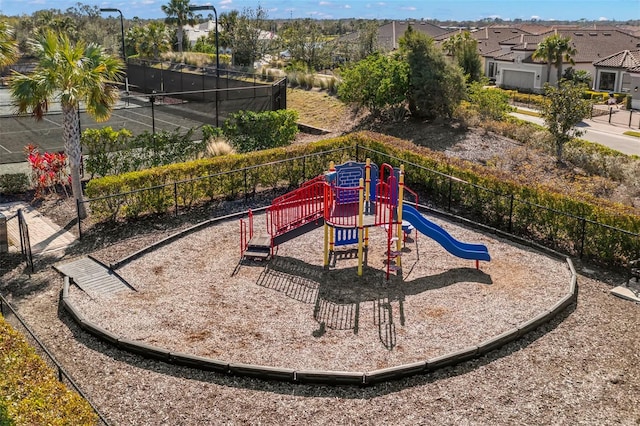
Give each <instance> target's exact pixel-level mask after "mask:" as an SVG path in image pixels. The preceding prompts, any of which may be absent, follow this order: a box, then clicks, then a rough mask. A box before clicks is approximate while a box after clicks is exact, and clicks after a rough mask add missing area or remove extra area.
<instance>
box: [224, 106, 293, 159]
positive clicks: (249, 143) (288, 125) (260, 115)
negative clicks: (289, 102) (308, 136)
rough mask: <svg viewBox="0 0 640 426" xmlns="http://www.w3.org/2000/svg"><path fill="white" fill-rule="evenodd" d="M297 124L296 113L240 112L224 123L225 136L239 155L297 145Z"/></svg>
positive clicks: (290, 111) (287, 111) (281, 111)
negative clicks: (295, 140)
mask: <svg viewBox="0 0 640 426" xmlns="http://www.w3.org/2000/svg"><path fill="white" fill-rule="evenodd" d="M297 120H298V113H297V112H296V111H293V110H278V111H264V112H253V111H239V112H236V113H234V114H231V116H230V117H229V119H228V120H226V121H225V122H224V126H223V128H222V132H223V134H224V136H225V137H226V138H227V140H228V141H229V143H230V144H231V145H232V146H233V148H235V150H236V151H237V152H251V151H258V150H262V149H270V148H277V147H280V146H287V145H289V144H290V143H291V142H293V140H294V139H295V136H296V134H297V133H298V125H297V123H296V121H297Z"/></svg>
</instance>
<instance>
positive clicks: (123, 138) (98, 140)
mask: <svg viewBox="0 0 640 426" xmlns="http://www.w3.org/2000/svg"><path fill="white" fill-rule="evenodd" d="M193 133H194V130H193V129H190V130H188V131H187V132H186V133H184V134H181V133H180V132H179V131H178V129H176V130H174V131H173V132H167V131H161V132H156V134H155V135H153V134H151V133H149V132H144V133H141V134H139V135H137V136H135V137H133V136H132V135H131V133H130V132H129V131H128V130H126V129H122V130H120V131H114V130H113V129H112V128H111V127H104V128H102V129H87V130H85V131H84V132H83V133H82V143H83V144H84V146H86V147H87V157H86V169H87V172H89V173H90V174H91V177H92V178H93V177H94V176H96V175H97V176H107V175H114V174H121V173H126V172H130V171H134V170H141V169H144V168H148V167H157V166H162V165H165V164H171V163H176V162H181V161H187V160H190V159H195V158H197V157H198V156H199V155H200V154H201V153H204V152H205V151H206V144H205V143H203V142H202V141H200V142H197V141H193V140H192V139H193Z"/></svg>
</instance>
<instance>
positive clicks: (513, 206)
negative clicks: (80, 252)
mask: <svg viewBox="0 0 640 426" xmlns="http://www.w3.org/2000/svg"><path fill="white" fill-rule="evenodd" d="M366 157H369V158H371V160H372V161H373V162H375V163H378V164H380V163H384V162H388V163H391V164H394V165H396V166H397V165H400V164H404V166H405V170H406V176H407V178H406V179H407V185H409V186H410V187H412V189H414V190H417V191H418V192H419V193H420V194H421V196H420V199H421V200H427V204H428V206H429V207H430V208H432V209H433V210H434V211H437V212H440V213H442V214H445V215H453V216H456V217H458V218H463V219H466V220H468V221H470V222H472V223H475V224H477V225H479V226H484V227H488V228H491V229H494V230H498V231H500V232H504V233H506V234H511V235H515V236H518V237H521V238H524V239H527V240H529V241H532V242H535V243H537V244H540V245H543V246H545V247H548V248H551V249H554V250H558V251H560V252H563V253H565V254H568V255H571V256H577V257H579V258H581V259H588V260H591V261H595V262H596V263H600V264H605V265H607V266H613V265H615V264H620V265H624V264H625V263H626V261H627V260H628V259H635V258H638V257H640V238H639V237H640V234H637V233H634V232H630V231H627V230H624V229H620V228H616V227H614V226H611V225H608V224H606V223H602V222H599V221H597V220H594V219H593V218H589V217H584V216H581V215H580V214H579V212H564V211H559V210H555V209H553V208H550V207H548V206H544V205H541V204H539V203H536V202H535V197H534V198H533V199H524V198H522V197H519V196H518V195H516V194H513V193H502V192H499V191H496V190H493V189H490V188H485V187H482V186H480V185H477V184H474V183H472V182H468V181H465V180H462V179H460V178H457V177H455V176H452V175H448V174H445V173H442V172H438V171H436V170H432V169H429V168H427V167H424V166H422V165H420V164H416V163H412V162H410V161H407V160H406V159H402V158H398V157H394V156H392V155H389V154H387V153H384V152H380V151H376V150H373V149H371V148H368V147H365V146H361V145H355V146H351V147H344V148H338V149H335V150H331V151H323V152H319V153H314V154H309V155H305V156H300V157H295V158H288V159H283V160H280V161H276V162H270V163H265V164H260V165H255V166H251V167H246V168H242V169H237V170H233V171H228V172H221V173H217V174H214V175H209V176H203V177H198V178H195V179H189V180H183V181H179V182H171V183H168V184H165V185H158V186H155V187H150V188H143V189H139V190H136V191H131V192H127V193H121V194H114V195H109V196H107V197H101V198H95V199H88V200H85V201H84V202H85V203H87V204H88V205H89V206H90V209H93V210H94V211H101V210H104V209H111V211H112V212H113V215H112V218H117V217H123V216H122V215H120V216H119V214H118V212H117V211H118V209H123V210H124V206H127V204H128V203H129V208H130V211H133V212H134V213H135V214H136V215H138V214H144V213H163V212H165V213H166V212H173V213H174V214H176V215H177V214H179V212H181V211H186V210H187V209H189V208H191V207H192V206H194V205H198V204H201V203H202V202H203V201H204V200H207V199H208V200H215V199H242V198H244V199H245V200H247V199H249V198H250V197H252V196H253V195H255V194H256V192H258V191H260V190H265V189H270V190H273V189H277V188H280V189H282V190H286V189H289V188H292V187H295V186H297V185H299V184H300V183H302V182H303V181H305V180H307V179H310V178H312V177H315V176H317V175H318V174H320V173H322V172H324V171H326V169H327V167H328V164H329V162H330V161H335V162H336V163H339V162H340V161H346V160H352V159H354V158H355V159H356V160H357V161H364V159H365V158H366ZM264 176H269V178H268V179H266V180H265V178H264ZM194 194H200V195H198V196H195V195H194ZM198 197H199V198H198ZM141 199H143V202H145V203H148V201H149V200H153V206H154V209H155V210H153V211H148V212H141V211H140V209H142V207H140V205H141V204H137V205H138V207H137V208H136V207H131V206H132V205H134V204H135V203H138V201H139V200H141ZM147 205H148V204H147ZM90 209H89V210H90ZM124 217H126V215H125V216H124ZM78 226H79V231H80V234H81V235H82V222H81V220H80V218H78Z"/></svg>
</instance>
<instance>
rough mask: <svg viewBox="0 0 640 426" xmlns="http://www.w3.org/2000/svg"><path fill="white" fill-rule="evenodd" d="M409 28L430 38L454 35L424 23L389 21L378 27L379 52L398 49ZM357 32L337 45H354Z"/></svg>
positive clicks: (341, 38) (338, 40) (342, 37)
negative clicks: (399, 42) (401, 38)
mask: <svg viewBox="0 0 640 426" xmlns="http://www.w3.org/2000/svg"><path fill="white" fill-rule="evenodd" d="M409 26H411V27H412V28H413V29H414V30H416V31H419V32H421V33H424V34H426V35H428V36H429V37H431V38H438V37H440V36H442V35H444V34H450V33H455V31H452V30H449V29H446V28H442V27H439V26H437V25H434V24H432V23H430V22H426V21H413V20H408V21H391V22H388V23H386V24H384V25H381V26H379V27H378V38H377V40H376V41H377V45H378V47H379V48H380V49H381V50H384V51H390V50H395V49H397V48H398V40H399V39H400V37H402V36H403V35H404V33H405V31H407V28H409ZM358 36H359V34H358V32H357V31H355V32H352V33H349V34H345V35H343V36H340V37H339V38H338V39H337V40H336V41H337V42H338V43H355V42H356V41H357V40H358Z"/></svg>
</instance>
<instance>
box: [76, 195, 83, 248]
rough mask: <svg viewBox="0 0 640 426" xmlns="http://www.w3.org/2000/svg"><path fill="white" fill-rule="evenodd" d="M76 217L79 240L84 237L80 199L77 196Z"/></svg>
mask: <svg viewBox="0 0 640 426" xmlns="http://www.w3.org/2000/svg"><path fill="white" fill-rule="evenodd" d="M76 218H77V219H78V240H81V239H82V223H81V219H80V200H79V199H78V198H76Z"/></svg>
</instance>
